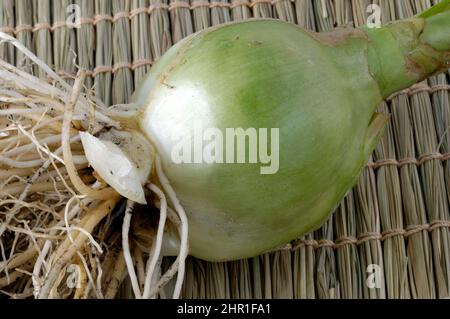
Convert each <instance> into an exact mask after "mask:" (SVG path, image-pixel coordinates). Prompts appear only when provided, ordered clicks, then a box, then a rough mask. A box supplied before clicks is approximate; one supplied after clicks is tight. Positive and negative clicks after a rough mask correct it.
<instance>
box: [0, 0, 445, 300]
mask: <svg viewBox="0 0 450 319" xmlns="http://www.w3.org/2000/svg"><path fill="white" fill-rule="evenodd" d="M435 2H438V1H437V0H422V1H420V0H378V1H374V3H375V4H378V5H379V6H380V8H381V20H382V22H388V21H391V20H395V19H400V18H406V17H410V16H413V15H414V14H416V13H417V12H420V11H422V10H424V9H426V8H427V7H429V6H430V5H432V4H434V3H435ZM73 3H74V4H76V5H79V8H81V20H80V21H79V22H80V25H79V28H71V27H70V25H68V24H67V20H66V19H67V15H68V14H67V13H66V10H65V8H67V6H68V5H70V4H72V1H68V0H53V1H52V0H34V1H31V0H15V1H13V0H2V1H1V2H0V27H1V31H4V32H7V33H10V34H12V35H15V36H16V37H17V38H18V39H19V40H20V41H21V42H22V43H23V44H25V45H26V46H27V47H28V48H30V49H31V50H32V51H33V52H35V53H36V54H37V56H38V57H39V58H41V59H42V60H44V61H45V62H46V63H48V64H49V65H51V66H53V67H54V69H55V70H56V71H57V72H58V73H59V74H61V75H63V76H64V77H66V78H67V79H68V81H71V78H73V76H74V73H75V71H76V68H77V66H79V67H81V68H84V69H87V70H90V72H89V78H88V79H87V83H86V85H87V86H90V87H93V88H94V90H95V93H96V94H97V96H98V97H99V98H101V99H102V100H103V101H104V103H106V104H108V105H109V104H118V103H126V102H127V101H128V99H129V97H130V95H131V94H132V92H133V90H134V88H135V87H136V84H137V83H138V82H139V81H140V80H141V79H142V77H143V76H144V75H145V74H146V73H147V72H148V70H149V69H150V68H151V65H152V63H153V61H155V60H157V59H158V58H159V57H160V56H161V55H162V54H163V53H164V52H165V51H166V50H167V49H168V48H169V47H170V46H171V45H172V44H174V43H176V42H177V41H179V40H180V39H182V38H183V37H185V36H187V35H189V34H191V33H193V32H195V31H198V30H201V29H204V28H206V27H209V26H212V25H217V24H220V23H224V22H229V21H233V20H243V19H249V18H251V17H273V18H278V19H282V20H286V21H289V22H292V23H297V24H299V25H301V26H303V27H305V28H307V29H311V30H315V31H320V32H322V31H328V30H332V29H333V28H334V27H337V26H344V25H349V24H352V23H353V24H354V25H357V26H359V25H362V24H365V23H366V21H367V18H368V15H369V14H368V13H367V7H368V5H369V4H370V3H371V1H369V0H334V1H332V0H295V1H288V0H274V1H270V0H252V1H245V0H233V1H231V2H228V1H226V0H225V1H222V0H213V1H210V2H208V1H191V2H189V1H183V0H175V1H170V2H167V0H150V1H148V0H133V1H126V0H111V1H110V0H75V1H73ZM69 22H70V21H69ZM14 52H15V51H14V50H12V48H11V47H9V46H6V45H1V46H0V58H1V59H4V60H6V61H9V62H11V63H16V65H18V66H20V67H22V68H24V69H26V70H27V71H28V72H35V73H36V72H37V74H38V75H39V76H43V74H41V73H40V71H39V70H37V69H36V70H35V69H34V66H32V65H27V64H26V63H27V62H24V59H22V56H21V55H19V54H17V56H14V55H15V53H14ZM448 81H449V75H448V74H446V75H439V76H435V77H432V78H430V79H428V80H427V81H425V82H423V83H421V84H420V85H416V86H414V87H413V88H411V89H408V90H405V91H403V92H400V93H398V94H395V95H394V96H392V97H391V98H390V99H388V101H387V102H386V103H384V104H383V105H381V106H380V111H382V112H387V113H390V114H392V121H391V124H390V125H389V127H388V128H387V130H386V134H385V135H384V137H383V139H382V141H381V142H380V144H379V145H378V146H377V148H376V150H375V152H374V154H373V159H372V160H371V162H370V163H369V164H368V166H367V168H366V169H365V170H364V172H363V173H362V175H361V176H360V178H359V183H358V185H357V186H356V187H355V188H354V189H353V190H352V191H350V192H349V194H348V196H347V197H346V198H345V199H344V201H343V202H342V203H341V204H340V205H339V207H338V208H337V209H336V211H335V213H334V214H333V216H332V218H330V219H329V220H328V222H326V223H325V224H324V225H323V227H322V228H321V229H320V230H318V231H316V232H314V233H312V234H309V235H307V236H304V237H303V238H301V239H299V240H298V241H295V242H293V243H291V244H289V245H287V246H285V247H281V248H280V249H278V250H277V251H275V252H272V253H268V254H265V255H263V256H259V257H257V258H253V259H249V260H242V261H237V262H230V263H207V262H203V261H200V260H196V259H193V258H190V259H189V260H188V264H187V273H186V278H185V285H184V287H183V296H184V297H186V298H444V297H449V296H450V229H449V227H450V222H449V221H450V213H449V200H450V162H449V152H450V134H447V133H449V129H448V128H449V125H450V99H449V84H448V83H449V82H448ZM168 262H169V261H164V265H165V264H166V263H167V264H168ZM130 290H131V289H130V284H129V282H128V281H127V280H125V281H124V283H123V284H122V289H121V296H128V295H130Z"/></svg>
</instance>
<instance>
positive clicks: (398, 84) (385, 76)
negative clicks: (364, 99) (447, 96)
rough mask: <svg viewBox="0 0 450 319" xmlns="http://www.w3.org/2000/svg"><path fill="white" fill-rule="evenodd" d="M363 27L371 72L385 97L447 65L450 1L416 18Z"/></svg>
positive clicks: (449, 42) (449, 60) (449, 46)
mask: <svg viewBox="0 0 450 319" xmlns="http://www.w3.org/2000/svg"><path fill="white" fill-rule="evenodd" d="M363 30H364V31H365V32H366V34H367V36H368V38H369V52H368V54H369V63H370V65H369V68H370V72H371V74H372V75H373V76H374V78H375V79H376V80H377V82H378V84H379V86H380V90H381V92H382V95H383V97H384V98H387V97H388V96H389V95H391V94H392V93H394V92H397V91H399V90H402V89H405V88H407V87H409V86H411V85H413V84H414V83H417V82H420V81H422V80H424V79H426V78H427V77H428V76H430V75H432V74H435V73H438V72H442V71H444V70H446V69H448V68H449V67H450V0H445V1H443V2H441V3H440V4H438V5H436V6H434V7H432V8H431V9H429V10H428V11H425V12H424V13H422V14H421V15H419V16H418V17H415V18H412V19H409V20H403V21H399V22H395V23H392V24H389V25H387V26H385V27H382V28H373V29H371V28H368V27H365V28H364V29H363Z"/></svg>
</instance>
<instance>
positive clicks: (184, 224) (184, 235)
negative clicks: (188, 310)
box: [156, 156, 189, 299]
mask: <svg viewBox="0 0 450 319" xmlns="http://www.w3.org/2000/svg"><path fill="white" fill-rule="evenodd" d="M156 172H157V175H158V178H159V181H160V183H161V185H162V187H163V189H164V191H165V192H166V193H167V194H168V196H169V198H170V200H171V202H172V204H173V205H174V208H175V211H176V212H177V213H178V215H179V217H180V220H181V244H180V253H179V256H178V258H179V263H178V275H177V281H176V284H175V289H174V293H173V298H174V299H178V298H179V297H180V294H181V288H182V286H183V280H184V272H185V264H186V258H187V255H188V253H189V247H188V220H187V215H186V212H185V211H184V208H183V206H181V204H180V202H179V200H178V198H177V196H176V194H175V191H174V190H173V188H172V186H171V185H170V182H169V179H168V178H167V177H166V175H165V174H164V171H163V169H162V166H161V159H160V158H159V156H157V157H156ZM161 204H162V203H161Z"/></svg>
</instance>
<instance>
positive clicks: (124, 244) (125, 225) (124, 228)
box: [122, 200, 142, 299]
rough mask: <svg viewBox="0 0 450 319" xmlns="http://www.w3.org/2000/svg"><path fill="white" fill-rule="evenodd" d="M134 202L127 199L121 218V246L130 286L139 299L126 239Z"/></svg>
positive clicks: (137, 285)
mask: <svg viewBox="0 0 450 319" xmlns="http://www.w3.org/2000/svg"><path fill="white" fill-rule="evenodd" d="M133 207H134V203H133V202H132V201H130V200H128V201H127V207H126V209H125V216H124V218H123V226H122V247H123V257H124V258H125V263H126V265H127V270H128V275H129V276H130V280H131V286H132V288H133V292H134V295H135V297H136V299H141V297H142V295H141V290H140V288H139V283H138V280H137V276H136V271H135V269H134V264H133V259H132V257H131V253H130V244H129V241H128V233H129V231H130V224H131V216H132V215H131V211H132V210H133Z"/></svg>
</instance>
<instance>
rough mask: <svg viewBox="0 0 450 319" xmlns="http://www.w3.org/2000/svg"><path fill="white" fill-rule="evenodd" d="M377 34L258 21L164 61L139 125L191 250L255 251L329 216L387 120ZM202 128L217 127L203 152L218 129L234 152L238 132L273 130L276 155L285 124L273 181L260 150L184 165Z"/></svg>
mask: <svg viewBox="0 0 450 319" xmlns="http://www.w3.org/2000/svg"><path fill="white" fill-rule="evenodd" d="M368 38H369V36H368V32H367V31H364V30H355V29H349V30H347V29H346V30H341V31H338V32H335V33H334V34H328V35H319V34H315V33H310V32H307V31H305V30H303V29H301V28H299V27H297V26H295V25H291V24H288V23H285V22H281V21H276V20H250V21H247V22H241V23H235V24H229V25H226V26H222V27H219V28H213V29H208V30H206V31H204V32H201V33H199V34H196V35H194V36H191V37H189V38H186V39H184V40H182V41H180V42H179V43H178V44H177V45H175V46H174V47H172V48H171V49H170V50H169V51H168V52H167V53H166V54H165V55H164V56H163V57H162V58H161V60H160V61H159V62H158V63H157V64H156V65H155V67H154V68H153V69H152V70H151V72H150V74H149V75H148V77H147V80H146V81H144V82H143V84H142V85H141V87H140V88H139V89H138V91H137V92H136V93H135V95H134V102H135V103H137V104H138V105H140V106H141V111H140V114H139V122H140V128H141V130H142V132H143V133H144V134H145V135H146V136H147V137H148V138H149V139H150V140H151V142H152V143H153V145H154V147H155V148H156V150H157V152H158V154H159V156H160V157H161V160H162V164H163V169H164V171H165V172H166V174H167V176H168V178H169V180H170V182H171V183H172V186H173V188H174V190H175V191H176V193H177V195H178V197H179V199H180V202H181V204H182V205H183V206H184V208H185V209H186V212H187V214H188V219H189V252H190V254H191V255H193V256H195V257H198V258H201V259H205V260H209V261H224V260H235V259H240V258H247V257H252V256H256V255H258V254H261V253H263V252H265V251H267V250H270V249H272V248H275V247H277V246H279V245H282V244H284V243H287V242H289V241H290V240H294V239H296V238H298V237H299V236H300V235H302V234H305V233H306V232H309V231H312V230H315V229H316V228H318V227H320V225H321V224H322V223H323V222H324V221H325V220H326V219H327V218H328V217H329V215H330V213H331V212H332V210H333V208H334V207H335V206H336V205H337V204H338V203H339V201H340V200H341V199H342V198H343V196H344V195H345V193H346V192H347V191H348V190H349V189H350V188H351V187H352V186H353V185H354V184H355V182H356V180H357V177H358V175H359V173H360V171H361V169H362V168H363V167H364V165H365V164H366V162H367V160H368V157H369V155H370V153H371V152H372V150H373V148H374V146H375V144H376V141H377V138H378V136H379V135H380V133H381V132H382V128H383V127H384V125H385V123H386V121H387V117H386V116H384V115H376V114H375V115H374V111H375V109H376V107H377V106H378V105H379V103H381V101H382V99H383V98H384V97H385V93H386V90H384V89H383V90H381V89H380V85H379V82H380V79H379V78H378V76H381V75H380V74H381V73H382V71H383V72H384V71H385V70H384V69H382V68H381V69H382V70H381V71H379V72H378V73H377V74H375V72H372V71H373V69H376V70H380V68H379V66H378V64H374V62H373V61H370V59H373V58H374V57H373V55H375V54H376V50H374V48H372V47H371V44H370V42H369V40H368ZM407 84H409V83H405V85H407ZM387 91H389V90H387ZM200 125H201V128H202V129H203V130H202V131H201V132H202V133H205V130H206V129H213V130H212V131H211V130H209V131H208V133H206V135H210V136H203V137H204V140H203V142H202V146H203V148H202V149H203V151H204V150H205V146H206V145H208V144H209V145H210V142H211V141H212V140H213V137H217V134H216V135H214V134H212V133H211V132H215V133H217V132H222V134H223V146H224V147H223V149H224V151H226V142H227V139H226V131H227V128H235V129H237V128H243V129H244V130H247V129H255V130H256V132H258V134H259V132H261V130H263V129H267V134H268V136H269V139H270V137H271V136H272V140H271V141H269V143H268V147H269V150H270V147H271V143H270V142H276V141H277V138H276V134H275V135H271V132H272V131H271V129H272V128H273V129H278V130H279V131H278V132H279V136H278V142H279V144H278V146H279V152H278V154H279V159H278V165H275V164H274V163H273V162H274V161H275V159H274V158H273V159H272V164H274V165H273V167H272V173H273V174H261V167H265V166H270V164H264V163H261V161H260V160H261V156H258V162H257V163H249V155H248V153H249V151H250V149H251V147H249V144H247V148H246V162H245V163H234V164H231V163H228V164H227V163H208V162H207V161H205V157H202V158H201V159H200V160H199V158H195V154H191V155H192V158H191V161H192V163H177V162H176V161H174V156H173V155H174V154H173V153H174V149H177V147H178V146H179V145H180V144H179V143H180V137H181V136H182V137H183V138H184V142H186V143H187V142H189V141H190V142H191V146H192V151H193V153H195V152H194V150H195V148H196V147H197V149H198V145H199V144H198V143H199V142H198V136H199V134H198V132H199V129H198V127H200ZM196 131H197V132H196ZM273 132H275V131H273ZM211 134H212V135H211ZM208 138H209V139H208ZM215 140H217V139H215ZM247 141H248V140H247ZM196 143H197V144H196ZM184 145H186V144H184ZM210 146H211V145H210ZM260 147H261V145H258V151H259V148H260ZM208 150H210V148H209V149H208ZM205 152H206V153H208V151H205ZM269 153H270V152H269ZM214 155H217V154H216V153H215V154H214ZM258 155H260V154H258ZM200 157H201V156H200ZM186 158H187V157H185V159H186ZM217 158H218V157H215V159H217ZM222 158H223V161H224V162H226V154H223V157H222ZM195 161H197V163H196V162H195ZM269 171H270V170H269ZM266 173H267V172H266Z"/></svg>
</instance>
